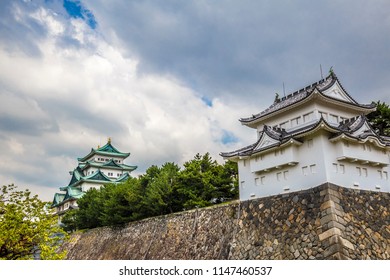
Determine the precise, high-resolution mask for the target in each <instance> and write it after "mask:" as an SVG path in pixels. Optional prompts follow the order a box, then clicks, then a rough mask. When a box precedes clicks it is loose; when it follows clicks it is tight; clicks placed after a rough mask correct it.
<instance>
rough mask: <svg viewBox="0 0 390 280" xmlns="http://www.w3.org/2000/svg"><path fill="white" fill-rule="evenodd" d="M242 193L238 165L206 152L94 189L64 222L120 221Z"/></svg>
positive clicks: (68, 225) (80, 225)
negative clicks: (218, 160)
mask: <svg viewBox="0 0 390 280" xmlns="http://www.w3.org/2000/svg"><path fill="white" fill-rule="evenodd" d="M237 197H238V184H237V164H236V163H233V162H229V161H228V162H226V163H225V164H223V165H221V164H218V163H217V162H216V161H215V160H213V159H212V158H211V157H210V155H209V154H208V153H206V154H205V155H200V154H197V155H196V156H195V157H194V159H192V160H190V161H188V162H186V163H185V164H184V169H183V170H181V169H180V167H179V166H178V165H177V164H175V163H172V162H167V163H165V164H163V165H162V166H161V167H158V166H155V165H153V166H151V167H149V168H148V169H147V170H146V172H145V174H144V175H141V176H140V177H139V178H130V179H129V180H128V181H127V182H124V183H121V184H118V185H115V184H108V185H105V186H103V187H102V188H101V189H100V190H97V189H91V190H88V191H87V192H86V194H85V195H84V196H83V197H82V198H80V199H79V200H78V206H79V210H77V211H76V212H72V211H69V212H68V213H66V214H65V215H64V218H63V219H62V222H63V223H64V224H65V227H66V229H67V230H74V229H76V228H78V229H83V228H94V227H99V226H112V225H121V224H124V223H127V222H130V221H136V220H139V219H143V218H147V217H152V216H157V215H165V214H169V213H174V212H178V211H183V210H187V209H192V208H195V207H196V208H198V207H204V206H209V205H212V204H216V203H221V202H224V201H228V200H232V199H236V198H237Z"/></svg>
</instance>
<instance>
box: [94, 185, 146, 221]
mask: <svg viewBox="0 0 390 280" xmlns="http://www.w3.org/2000/svg"><path fill="white" fill-rule="evenodd" d="M141 193H142V190H141V186H140V184H139V181H138V180H137V179H135V178H130V179H129V180H127V181H126V182H124V183H121V184H117V185H115V184H109V185H106V186H104V187H103V188H102V189H101V196H102V198H104V200H103V201H102V203H103V211H102V214H101V217H100V220H101V223H102V225H105V226H111V225H120V224H125V223H127V222H130V221H135V220H138V219H140V218H141V217H142V216H143V215H142V213H141V211H140V210H141V203H142V196H141Z"/></svg>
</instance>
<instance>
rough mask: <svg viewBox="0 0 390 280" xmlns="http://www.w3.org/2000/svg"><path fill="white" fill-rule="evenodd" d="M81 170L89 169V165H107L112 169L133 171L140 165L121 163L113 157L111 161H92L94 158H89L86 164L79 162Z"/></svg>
mask: <svg viewBox="0 0 390 280" xmlns="http://www.w3.org/2000/svg"><path fill="white" fill-rule="evenodd" d="M79 166H80V168H81V170H85V169H87V168H88V167H90V166H93V167H98V168H100V167H107V168H111V169H118V170H125V171H133V170H135V169H137V167H138V166H132V165H127V164H120V163H117V162H115V161H114V160H113V159H110V160H109V161H105V162H96V161H92V160H89V161H87V162H86V163H85V164H84V163H83V164H79Z"/></svg>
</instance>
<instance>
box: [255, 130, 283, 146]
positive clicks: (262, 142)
mask: <svg viewBox="0 0 390 280" xmlns="http://www.w3.org/2000/svg"><path fill="white" fill-rule="evenodd" d="M269 129H272V128H269V127H267V126H264V129H263V132H262V134H261V136H260V139H259V141H258V142H257V145H256V146H255V148H254V149H253V150H261V149H265V148H267V147H270V146H274V145H278V144H279V143H280V141H279V139H278V138H279V137H277V136H278V135H276V134H274V133H270V132H269Z"/></svg>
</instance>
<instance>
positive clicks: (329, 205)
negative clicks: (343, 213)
mask: <svg viewBox="0 0 390 280" xmlns="http://www.w3.org/2000/svg"><path fill="white" fill-rule="evenodd" d="M334 207H335V205H334V202H333V201H331V200H327V201H325V202H324V203H322V204H321V206H320V210H321V211H323V210H325V209H328V208H334Z"/></svg>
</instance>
